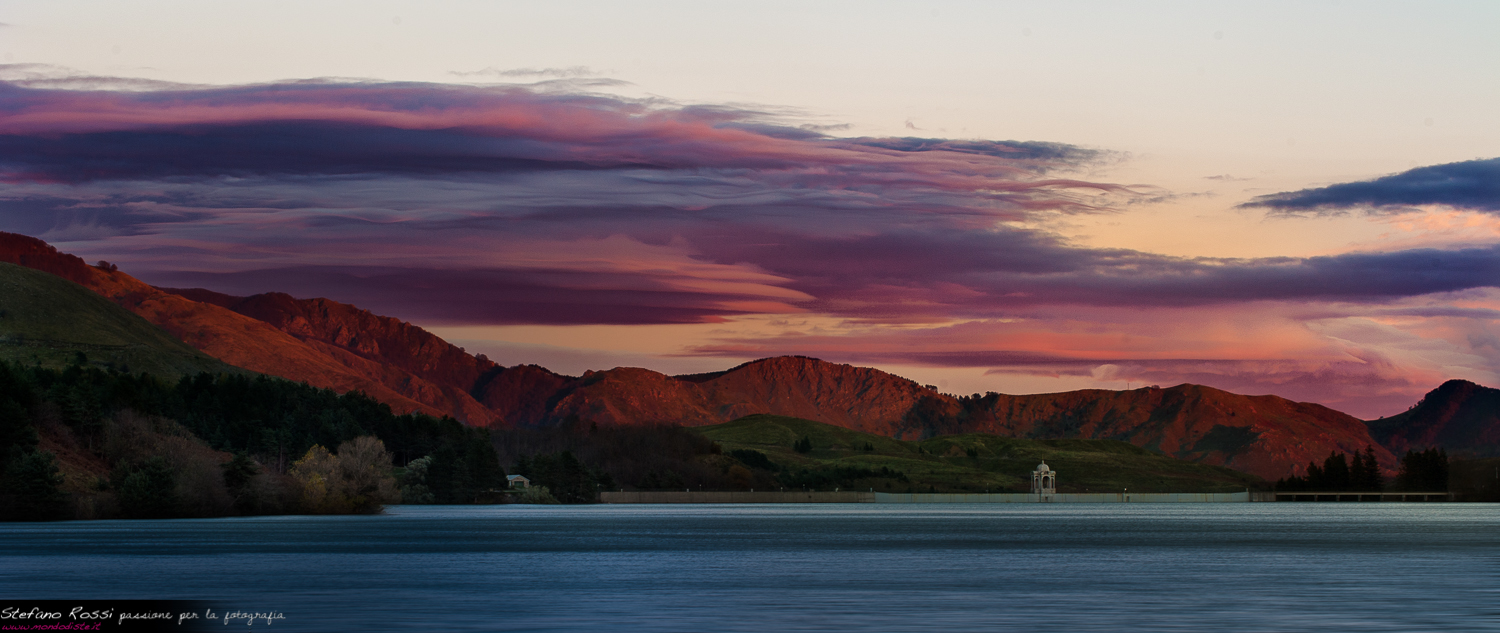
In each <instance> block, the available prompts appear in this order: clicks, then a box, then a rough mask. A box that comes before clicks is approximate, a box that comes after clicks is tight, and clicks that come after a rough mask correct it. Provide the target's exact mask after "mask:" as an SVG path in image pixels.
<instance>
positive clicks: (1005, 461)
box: [694, 415, 1265, 492]
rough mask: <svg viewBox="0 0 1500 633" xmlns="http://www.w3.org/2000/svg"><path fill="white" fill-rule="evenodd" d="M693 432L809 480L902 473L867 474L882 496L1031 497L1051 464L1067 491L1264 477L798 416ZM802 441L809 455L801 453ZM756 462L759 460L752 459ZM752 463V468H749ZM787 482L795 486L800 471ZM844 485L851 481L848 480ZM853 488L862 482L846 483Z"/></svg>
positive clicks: (1230, 486) (1068, 446)
mask: <svg viewBox="0 0 1500 633" xmlns="http://www.w3.org/2000/svg"><path fill="white" fill-rule="evenodd" d="M694 431H695V432H697V433H700V434H702V435H703V436H705V437H707V438H709V439H711V440H714V441H715V442H718V443H719V444H720V445H721V446H722V447H723V448H724V450H725V454H726V455H735V452H734V451H736V450H754V451H758V452H760V453H763V454H764V455H766V457H767V458H768V459H769V461H770V462H771V463H772V464H774V465H775V466H776V467H778V468H780V469H781V470H782V471H783V472H785V471H799V470H802V471H809V472H810V473H820V472H821V473H835V474H837V473H841V472H842V473H845V474H846V475H847V474H848V473H851V472H852V473H855V474H858V473H860V472H861V471H864V472H868V473H882V472H884V471H885V470H887V469H888V470H889V471H894V472H899V473H901V474H902V475H904V476H905V477H906V481H900V480H895V479H893V478H891V477H889V476H884V477H881V476H868V477H865V481H862V482H858V483H862V484H864V485H865V486H867V487H870V488H874V489H875V490H877V491H891V492H906V491H908V490H911V491H916V492H927V491H929V490H935V491H937V492H984V491H991V492H1000V491H1012V492H1026V491H1028V490H1029V487H1030V485H1031V471H1032V470H1033V469H1035V468H1036V466H1037V464H1039V463H1041V462H1042V461H1044V460H1045V461H1046V462H1047V465H1048V466H1049V467H1051V468H1052V469H1053V470H1056V471H1057V472H1058V487H1059V490H1061V491H1065V492H1084V491H1090V492H1120V491H1122V490H1124V489H1127V488H1128V489H1130V490H1132V491H1137V492H1239V491H1243V490H1245V489H1246V488H1259V487H1263V486H1264V485H1265V482H1264V481H1263V480H1261V479H1260V478H1258V477H1255V476H1253V475H1248V474H1246V473H1242V472H1237V471H1234V470H1231V469H1228V468H1222V467H1216V466H1209V465H1205V464H1195V463H1191V462H1184V461H1180V460H1176V459H1172V458H1170V457H1166V456H1164V455H1161V454H1158V453H1154V452H1152V451H1148V450H1145V449H1142V448H1139V447H1136V446H1132V445H1130V444H1127V443H1125V442H1118V441H1114V440H1076V439H1073V440H1028V439H1017V438H1011V437H1001V436H997V435H989V434H981V433H970V434H964V435H951V436H940V437H934V438H929V439H926V440H921V441H904V440H897V439H893V438H889V437H886V436H883V435H877V434H873V433H862V432H859V431H853V430H849V429H845V428H843V427H838V426H833V425H829V424H822V423H819V422H813V421H811V420H803V419H799V418H792V417H785V416H773V415H752V416H747V417H744V418H740V419H738V420H734V421H732V422H728V423H725V424H719V425H714V426H705V427H699V428H697V429H694ZM803 438H807V439H808V440H810V442H811V445H812V449H811V450H810V451H808V452H806V453H800V452H798V451H797V450H796V449H795V448H794V444H795V443H796V442H798V441H799V440H802V439H803ZM751 461H754V460H751ZM751 465H753V464H751ZM781 478H782V479H783V480H787V479H790V480H793V481H795V480H796V479H797V476H796V475H795V473H794V474H791V475H782V476H781ZM846 481H848V480H846ZM849 483H856V482H853V481H850V482H849Z"/></svg>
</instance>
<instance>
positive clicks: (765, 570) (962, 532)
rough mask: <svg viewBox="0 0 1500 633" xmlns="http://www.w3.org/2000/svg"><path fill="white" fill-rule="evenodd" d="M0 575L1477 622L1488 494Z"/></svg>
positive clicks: (522, 596)
mask: <svg viewBox="0 0 1500 633" xmlns="http://www.w3.org/2000/svg"><path fill="white" fill-rule="evenodd" d="M0 569H3V570H4V572H5V573H4V574H3V575H0V596H3V597H4V598H9V599H20V598H31V599H97V598H110V599H137V598H139V599H146V598H155V599H192V600H204V601H207V602H208V603H210V604H213V605H218V606H219V608H222V609H226V610H228V609H239V610H247V611H248V610H254V611H275V612H281V613H283V614H284V615H285V619H284V620H279V621H277V622H275V623H274V625H272V626H271V627H269V628H270V629H274V630H281V631H343V630H371V631H594V630H606V629H607V630H615V631H845V630H855V631H976V630H1022V629H1032V630H1052V631H1117V630H1141V631H1203V630H1216V631H1330V630H1332V631H1481V630H1482V631H1496V630H1500V505H1493V504H1488V505H1487V504H1450V503H1431V504H1422V503H1405V504H1402V503H1385V504H1374V503H1366V504H1357V503H1345V504H1336V503H1319V504H1315V503H1234V504H1161V505H1154V504H1130V505H1122V504H1108V505H1105V504H1097V505H1095V504H1027V505H1012V504H995V505H980V504H975V505H966V504H933V505H885V504H793V505H672V506H643V505H593V506H521V505H505V506H396V507H392V508H389V509H388V510H387V512H386V513H385V514H383V515H378V516H346V517H256V518H236V519H203V520H170V521H95V522H71V523H50V524H0ZM251 628H253V629H256V630H262V629H266V628H267V627H266V626H265V625H264V624H261V625H255V626H253V627H251Z"/></svg>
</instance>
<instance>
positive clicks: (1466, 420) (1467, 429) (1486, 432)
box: [1367, 380, 1500, 457]
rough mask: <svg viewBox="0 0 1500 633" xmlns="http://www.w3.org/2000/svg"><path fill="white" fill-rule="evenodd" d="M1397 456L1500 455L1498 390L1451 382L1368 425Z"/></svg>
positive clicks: (1467, 382)
mask: <svg viewBox="0 0 1500 633" xmlns="http://www.w3.org/2000/svg"><path fill="white" fill-rule="evenodd" d="M1367 424H1368V425H1369V427H1370V434H1371V435H1372V436H1374V437H1375V439H1377V440H1379V441H1380V443H1381V444H1383V445H1385V446H1387V447H1389V448H1390V449H1391V450H1392V451H1394V452H1396V453H1405V452H1406V451H1407V450H1409V449H1414V450H1422V449H1426V448H1429V447H1441V448H1443V449H1446V450H1447V451H1448V453H1450V454H1452V455H1455V456H1462V457H1497V456H1500V389H1491V388H1489V387H1484V386H1480V385H1476V384H1474V383H1472V382H1469V381H1467V380H1450V381H1448V382H1445V383H1443V384H1442V385H1440V386H1439V387H1438V388H1437V389H1434V390H1432V391H1431V392H1428V394H1427V395H1426V396H1424V397H1423V398H1422V400H1421V401H1420V402H1418V403H1417V404H1416V406H1413V407H1412V408H1411V409H1410V410H1408V411H1406V412H1404V413H1399V414H1396V415H1393V416H1391V417H1388V418H1380V419H1378V420H1371V421H1370V422H1368V423H1367Z"/></svg>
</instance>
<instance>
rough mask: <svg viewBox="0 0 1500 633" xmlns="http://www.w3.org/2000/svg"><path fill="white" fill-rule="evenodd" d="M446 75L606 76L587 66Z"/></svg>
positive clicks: (454, 72) (512, 69) (513, 69)
mask: <svg viewBox="0 0 1500 633" xmlns="http://www.w3.org/2000/svg"><path fill="white" fill-rule="evenodd" d="M448 74H451V75H454V76H458V77H486V76H487V77H553V78H561V79H570V78H576V77H597V76H599V75H604V74H608V73H605V72H602V71H598V70H594V69H592V68H589V67H587V66H568V67H566V68H509V69H501V68H495V67H494V66H490V67H488V68H483V69H480V70H473V71H467V72H465V71H457V70H453V71H449V73H448Z"/></svg>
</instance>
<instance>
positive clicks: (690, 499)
mask: <svg viewBox="0 0 1500 633" xmlns="http://www.w3.org/2000/svg"><path fill="white" fill-rule="evenodd" d="M1268 495H1269V493H1259V492H1255V493H1252V492H1201V493H1199V492H1167V493H1123V492H1122V493H1060V494H1049V495H1038V494H1028V493H989V494H980V493H975V494H946V493H920V492H918V493H888V492H690V491H682V492H677V491H650V492H603V493H600V494H599V500H600V501H601V502H604V503H1245V502H1248V501H1271V500H1272V499H1271V498H1269V497H1268Z"/></svg>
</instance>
